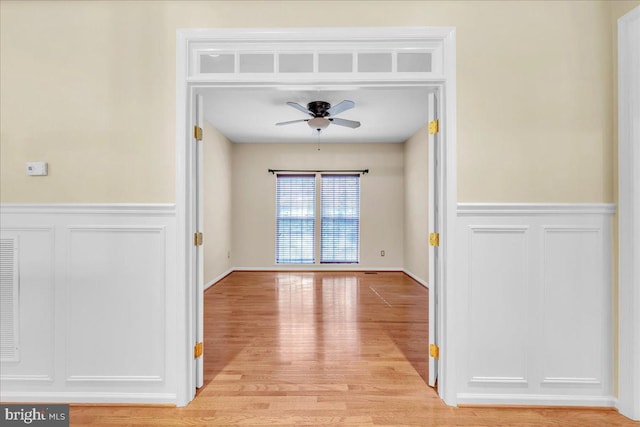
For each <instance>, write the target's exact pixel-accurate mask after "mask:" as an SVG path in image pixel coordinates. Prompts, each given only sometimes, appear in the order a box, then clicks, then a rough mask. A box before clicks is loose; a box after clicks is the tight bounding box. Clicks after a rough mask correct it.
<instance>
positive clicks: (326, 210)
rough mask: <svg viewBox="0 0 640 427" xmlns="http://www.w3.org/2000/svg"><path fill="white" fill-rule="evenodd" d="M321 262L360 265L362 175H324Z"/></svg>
mask: <svg viewBox="0 0 640 427" xmlns="http://www.w3.org/2000/svg"><path fill="white" fill-rule="evenodd" d="M320 241H321V250H320V262H321V263H357V262H358V258H359V252H360V251H359V249H360V175H322V231H321V239H320Z"/></svg>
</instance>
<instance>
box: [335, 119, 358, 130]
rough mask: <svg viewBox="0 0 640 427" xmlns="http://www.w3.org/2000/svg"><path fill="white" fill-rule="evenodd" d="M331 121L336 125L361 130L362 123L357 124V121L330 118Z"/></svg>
mask: <svg viewBox="0 0 640 427" xmlns="http://www.w3.org/2000/svg"><path fill="white" fill-rule="evenodd" d="M329 121H330V122H331V123H333V124H334V125H338V126H346V127H348V128H352V129H355V128H359V127H360V122H356V121H355V120H347V119H338V118H329Z"/></svg>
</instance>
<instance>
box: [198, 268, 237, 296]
mask: <svg viewBox="0 0 640 427" xmlns="http://www.w3.org/2000/svg"><path fill="white" fill-rule="evenodd" d="M234 271H235V269H233V268H230V269H228V270H227V271H225V272H224V273H222V274H220V275H218V276H216V277H215V278H214V279H213V280H211V281H210V282H208V283H205V285H204V290H205V291H206V290H207V289H209V288H210V287H211V286H213V285H214V284H216V283H218V282H219V281H220V280H222V279H224V278H225V277H227V276H228V275H230V274H231V273H233V272H234Z"/></svg>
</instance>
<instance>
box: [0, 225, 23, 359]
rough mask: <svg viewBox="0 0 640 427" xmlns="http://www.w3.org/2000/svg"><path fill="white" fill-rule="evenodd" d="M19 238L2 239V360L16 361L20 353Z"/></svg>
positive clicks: (0, 240)
mask: <svg viewBox="0 0 640 427" xmlns="http://www.w3.org/2000/svg"><path fill="white" fill-rule="evenodd" d="M18 280H19V275H18V239H17V238H16V237H10V238H5V237H3V238H1V239H0V361H2V362H16V361H18V360H19V353H18V319H19V307H18V302H19V299H18V296H19V295H18Z"/></svg>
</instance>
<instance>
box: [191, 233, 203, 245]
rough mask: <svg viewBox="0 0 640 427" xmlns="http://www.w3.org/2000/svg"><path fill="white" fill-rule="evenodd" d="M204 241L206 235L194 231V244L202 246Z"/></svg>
mask: <svg viewBox="0 0 640 427" xmlns="http://www.w3.org/2000/svg"><path fill="white" fill-rule="evenodd" d="M203 242H204V236H203V235H202V233H200V232H198V233H194V235H193V245H194V246H202V243H203Z"/></svg>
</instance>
